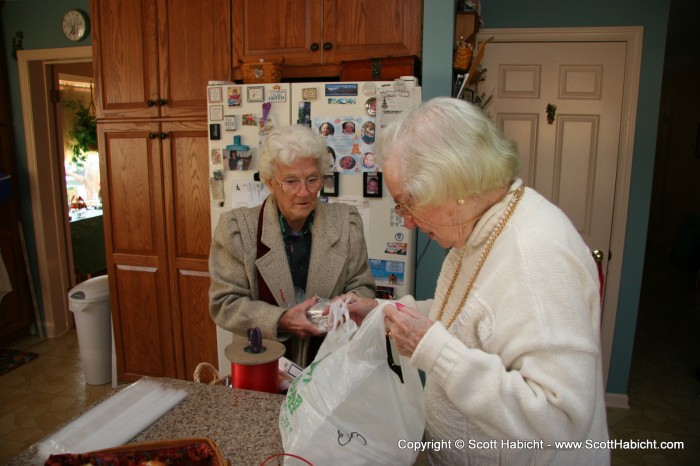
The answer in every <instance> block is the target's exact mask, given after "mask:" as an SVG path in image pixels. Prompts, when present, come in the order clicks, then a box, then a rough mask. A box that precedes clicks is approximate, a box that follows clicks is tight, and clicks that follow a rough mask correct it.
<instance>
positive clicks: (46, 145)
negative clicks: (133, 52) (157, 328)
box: [17, 46, 92, 338]
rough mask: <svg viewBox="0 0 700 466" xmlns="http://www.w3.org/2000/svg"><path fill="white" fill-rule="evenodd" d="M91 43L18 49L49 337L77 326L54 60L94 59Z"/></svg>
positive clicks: (38, 256)
mask: <svg viewBox="0 0 700 466" xmlns="http://www.w3.org/2000/svg"><path fill="white" fill-rule="evenodd" d="M91 61H92V47H90V46H86V47H70V48H62V49H36V50H20V51H18V53H17V64H18V72H19V82H20V93H21V98H22V114H23V124H24V139H25V144H26V153H27V172H28V175H29V190H30V193H31V208H32V220H33V222H34V238H35V245H36V254H37V262H38V275H39V284H38V286H37V288H38V290H39V291H40V293H41V302H42V306H43V311H44V314H43V315H44V321H43V327H44V329H45V335H46V336H47V337H49V338H55V337H57V336H60V335H62V334H64V333H66V332H67V331H69V330H70V329H71V328H72V327H73V319H72V316H71V315H70V311H69V309H68V296H67V295H68V291H69V290H70V289H71V274H70V270H71V269H70V266H69V259H68V251H67V247H66V244H67V237H66V230H65V217H64V212H65V210H66V208H65V207H64V205H65V201H64V199H65V195H64V194H63V190H64V189H65V181H64V180H65V173H64V171H62V170H59V164H58V163H57V161H58V155H57V147H58V145H57V138H56V130H55V128H56V117H55V112H54V109H53V103H52V102H51V100H50V99H49V92H47V89H49V88H50V81H51V76H50V73H48V72H47V69H48V67H50V66H51V65H60V64H66V63H90V62H91Z"/></svg>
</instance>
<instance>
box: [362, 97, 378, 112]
mask: <svg viewBox="0 0 700 466" xmlns="http://www.w3.org/2000/svg"><path fill="white" fill-rule="evenodd" d="M365 113H366V114H367V115H369V116H374V115H376V114H377V98H376V97H370V98H369V99H367V102H365Z"/></svg>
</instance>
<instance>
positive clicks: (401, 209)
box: [394, 202, 484, 230]
mask: <svg viewBox="0 0 700 466" xmlns="http://www.w3.org/2000/svg"><path fill="white" fill-rule="evenodd" d="M394 212H396V213H397V214H398V215H399V216H401V217H403V218H405V217H411V218H412V219H414V220H413V221H414V222H415V221H416V220H418V221H420V222H421V223H424V224H426V225H430V226H431V227H433V228H440V229H446V230H451V229H454V228H462V227H465V226H467V225H471V224H473V223H476V222H478V221H479V219H480V218H481V217H482V215H484V212H482V213H481V214H480V215H477V216H476V217H474V218H472V219H470V220H467V221H466V222H464V223H460V224H459V225H439V224H437V223H433V222H431V221H429V220H426V219H424V218H423V217H420V216H418V215H416V213H415V212H413V210H412V209H411V208H410V207H409V206H408V205H407V204H404V203H403V202H399V203H398V204H396V205H395V206H394Z"/></svg>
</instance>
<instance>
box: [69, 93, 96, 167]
mask: <svg viewBox="0 0 700 466" xmlns="http://www.w3.org/2000/svg"><path fill="white" fill-rule="evenodd" d="M66 106H68V107H70V108H72V109H73V110H74V111H75V116H74V117H73V129H72V130H70V132H69V133H68V134H69V135H70V137H71V138H73V139H75V144H71V149H73V158H72V162H73V163H75V164H76V165H82V164H83V163H84V162H85V160H86V158H87V152H88V151H91V150H97V118H96V117H95V111H94V107H93V104H92V102H90V105H89V106H85V104H83V103H82V102H80V101H69V102H66Z"/></svg>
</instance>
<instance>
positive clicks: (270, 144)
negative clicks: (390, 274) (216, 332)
mask: <svg viewBox="0 0 700 466" xmlns="http://www.w3.org/2000/svg"><path fill="white" fill-rule="evenodd" d="M327 156H328V155H327V152H326V144H325V141H324V140H323V138H322V137H321V136H319V135H318V134H315V133H314V132H313V131H312V130H311V129H309V128H307V127H305V126H301V125H294V126H289V127H284V128H279V129H275V130H274V131H272V132H271V133H270V134H268V135H267V137H266V138H265V141H264V143H263V146H262V154H261V158H260V179H261V180H262V181H263V182H264V183H265V184H266V185H267V186H268V187H269V188H270V190H271V191H272V193H271V194H270V195H269V196H268V197H267V199H266V200H265V202H264V203H263V204H262V205H260V206H258V207H254V208H241V209H234V210H232V211H229V212H227V213H225V214H223V215H222V216H221V218H220V219H219V223H218V225H217V227H216V229H215V231H214V237H213V240H212V244H211V252H210V255H209V273H210V276H211V287H210V290H209V309H210V313H211V316H212V318H213V319H214V322H215V323H216V325H218V326H220V327H222V328H224V329H226V330H229V331H231V332H234V333H238V334H245V333H246V330H247V329H248V328H250V327H260V330H261V331H262V334H263V337H264V338H271V339H277V340H280V341H283V342H284V343H285V346H287V353H286V357H287V358H289V359H291V360H293V361H296V362H297V363H298V364H301V365H302V366H306V365H308V363H309V362H311V360H313V357H314V355H315V352H316V350H317V349H318V346H320V342H321V340H322V338H323V334H322V333H321V332H320V331H319V330H318V329H317V328H316V326H315V325H314V324H313V323H311V322H310V321H309V320H308V319H307V317H306V311H307V309H309V308H310V307H311V306H313V305H314V304H315V303H316V301H317V300H318V298H319V297H320V298H334V297H336V296H338V295H341V294H344V293H348V292H353V293H354V294H355V295H359V296H364V297H374V295H375V291H376V286H375V283H374V280H373V279H372V275H371V272H370V269H369V265H368V263H367V245H366V244H365V237H364V233H363V226H362V219H361V217H360V215H359V213H358V212H357V209H356V208H354V207H351V206H348V205H345V204H340V203H334V204H323V203H319V202H318V197H317V194H318V191H319V189H320V188H321V186H322V185H323V175H324V174H325V171H326V169H327V167H328V162H327V160H326V158H327Z"/></svg>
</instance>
